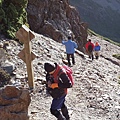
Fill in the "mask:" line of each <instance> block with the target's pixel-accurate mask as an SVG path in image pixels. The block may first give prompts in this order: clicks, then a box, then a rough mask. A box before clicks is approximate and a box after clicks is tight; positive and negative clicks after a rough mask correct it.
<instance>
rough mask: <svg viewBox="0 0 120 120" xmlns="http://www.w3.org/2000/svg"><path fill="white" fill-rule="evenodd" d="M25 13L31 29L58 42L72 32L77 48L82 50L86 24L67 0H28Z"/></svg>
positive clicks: (85, 37) (85, 39)
mask: <svg viewBox="0 0 120 120" xmlns="http://www.w3.org/2000/svg"><path fill="white" fill-rule="evenodd" d="M27 15H28V23H29V26H30V29H31V30H32V31H34V32H36V33H39V34H43V35H45V36H48V37H50V38H52V39H54V40H55V41H58V42H61V40H62V39H67V36H68V35H69V34H72V37H73V38H74V40H75V41H76V42H77V43H78V49H79V50H81V51H83V49H82V48H83V46H84V45H85V43H86V41H87V27H88V26H87V24H86V23H84V22H82V21H81V20H80V17H79V14H78V11H77V10H76V8H75V7H73V6H71V5H70V4H69V1H68V0H28V6H27Z"/></svg>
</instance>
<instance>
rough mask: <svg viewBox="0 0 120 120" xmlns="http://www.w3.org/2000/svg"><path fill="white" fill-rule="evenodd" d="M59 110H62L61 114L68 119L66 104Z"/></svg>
mask: <svg viewBox="0 0 120 120" xmlns="http://www.w3.org/2000/svg"><path fill="white" fill-rule="evenodd" d="M61 112H62V114H63V116H64V117H65V118H66V120H70V117H69V114H68V109H67V107H66V106H65V107H63V108H61Z"/></svg>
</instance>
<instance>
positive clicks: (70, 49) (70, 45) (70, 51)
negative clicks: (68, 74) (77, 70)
mask: <svg viewBox="0 0 120 120" xmlns="http://www.w3.org/2000/svg"><path fill="white" fill-rule="evenodd" d="M62 44H63V45H65V47H66V54H67V60H68V66H71V62H70V57H71V58H72V64H73V65H75V58H74V53H75V48H77V47H78V46H77V43H76V42H74V41H72V37H71V36H68V41H64V40H63V41H62Z"/></svg>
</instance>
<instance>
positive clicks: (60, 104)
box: [50, 95, 69, 120]
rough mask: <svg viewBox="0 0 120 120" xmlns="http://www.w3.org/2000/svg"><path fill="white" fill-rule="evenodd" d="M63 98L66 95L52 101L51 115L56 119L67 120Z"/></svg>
mask: <svg viewBox="0 0 120 120" xmlns="http://www.w3.org/2000/svg"><path fill="white" fill-rule="evenodd" d="M65 97H66V95H65V96H62V97H60V98H55V99H53V100H52V104H51V108H50V111H51V114H53V115H54V116H55V117H56V118H61V119H60V120H64V119H65V118H67V120H69V115H68V110H67V107H66V106H65V104H64V102H65ZM60 110H61V112H62V114H61V112H60ZM58 120H59V119H58ZM65 120H66V119H65Z"/></svg>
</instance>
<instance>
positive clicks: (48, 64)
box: [44, 63, 56, 73]
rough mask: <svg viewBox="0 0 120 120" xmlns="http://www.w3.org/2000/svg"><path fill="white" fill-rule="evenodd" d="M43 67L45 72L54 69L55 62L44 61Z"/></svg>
mask: <svg viewBox="0 0 120 120" xmlns="http://www.w3.org/2000/svg"><path fill="white" fill-rule="evenodd" d="M44 69H45V71H46V72H48V73H50V72H52V71H54V70H55V69H56V64H55V63H45V64H44Z"/></svg>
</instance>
